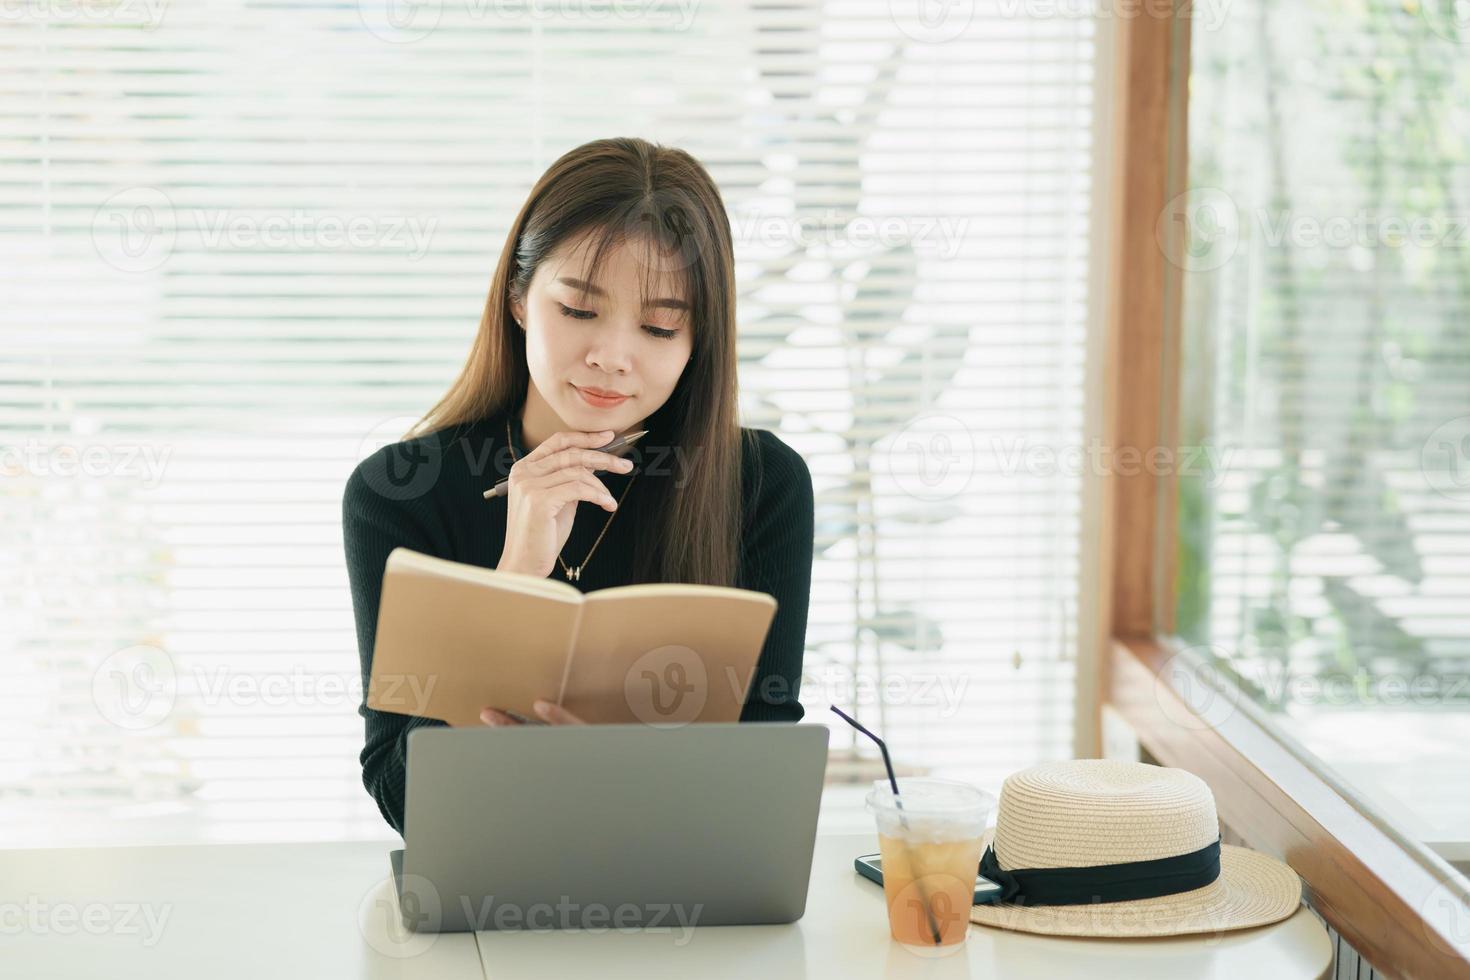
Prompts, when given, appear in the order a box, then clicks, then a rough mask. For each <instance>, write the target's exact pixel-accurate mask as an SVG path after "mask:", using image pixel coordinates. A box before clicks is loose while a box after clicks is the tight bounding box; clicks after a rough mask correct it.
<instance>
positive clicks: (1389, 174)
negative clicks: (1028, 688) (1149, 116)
mask: <svg viewBox="0 0 1470 980" xmlns="http://www.w3.org/2000/svg"><path fill="white" fill-rule="evenodd" d="M1450 10H1451V8H1450V5H1442V4H1425V5H1422V6H1415V7H1405V8H1402V9H1400V8H1398V7H1394V6H1393V5H1390V4H1382V3H1369V4H1364V5H1359V6H1357V7H1354V8H1352V9H1351V10H1346V9H1344V10H1341V11H1337V12H1333V13H1328V12H1327V11H1325V10H1324V9H1322V8H1319V7H1315V6H1313V5H1309V4H1308V5H1282V4H1269V3H1264V2H1260V0H1250V2H1247V3H1243V4H1236V5H1235V6H1234V7H1233V8H1232V11H1231V14H1230V16H1229V17H1228V18H1226V20H1225V21H1224V23H1223V26H1222V28H1221V29H1220V30H1219V31H1215V32H1202V33H1197V34H1196V35H1195V36H1194V38H1193V54H1192V64H1193V69H1192V74H1191V78H1190V89H1189V91H1190V106H1189V115H1190V124H1189V125H1190V143H1191V146H1190V166H1189V184H1190V188H1191V190H1190V192H1189V194H1187V195H1185V196H1184V197H1182V198H1181V199H1180V200H1178V201H1176V202H1175V209H1174V210H1175V213H1176V214H1177V215H1178V216H1180V217H1183V218H1185V219H1186V221H1185V224H1186V225H1187V227H1188V228H1189V230H1190V235H1189V237H1188V238H1187V239H1185V240H1184V241H1183V242H1182V243H1181V246H1182V247H1181V250H1180V251H1178V252H1177V253H1176V254H1175V255H1174V256H1173V258H1174V259H1175V261H1176V262H1177V263H1178V264H1179V265H1180V267H1181V268H1182V269H1183V270H1184V274H1185V283H1184V294H1183V295H1184V304H1185V321H1184V322H1185V347H1184V350H1183V355H1184V356H1183V360H1184V364H1185V372H1186V373H1185V381H1184V384H1183V386H1182V390H1184V391H1186V392H1188V393H1189V397H1187V398H1186V399H1185V401H1184V403H1183V417H1182V429H1183V437H1182V438H1183V441H1185V442H1186V443H1190V444H1192V445H1208V446H1210V447H1212V449H1213V450H1214V452H1215V454H1216V456H1217V457H1218V458H1219V459H1220V460H1222V461H1223V465H1222V466H1220V467H1218V468H1217V469H1215V470H1214V471H1213V472H1209V473H1205V474H1195V475H1193V476H1191V477H1190V478H1188V479H1183V480H1181V482H1180V496H1179V501H1178V503H1179V509H1178V514H1179V521H1180V525H1179V527H1180V541H1181V550H1180V556H1179V569H1180V573H1179V579H1178V589H1179V601H1178V617H1177V618H1178V625H1179V631H1180V632H1181V634H1183V635H1184V636H1185V637H1186V638H1187V639H1189V640H1190V641H1191V642H1193V643H1195V644H1197V645H1198V646H1199V647H1200V648H1201V649H1202V650H1203V651H1204V652H1206V653H1208V654H1209V655H1210V657H1211V658H1212V659H1213V661H1214V662H1215V663H1216V664H1217V665H1219V666H1221V667H1224V668H1226V669H1227V670H1228V671H1230V672H1231V673H1232V674H1233V675H1234V676H1235V677H1238V678H1239V679H1240V682H1241V684H1242V686H1243V688H1244V690H1245V691H1246V692H1248V695H1249V696H1250V697H1252V698H1254V699H1255V700H1256V701H1257V702H1259V703H1260V704H1261V705H1263V706H1265V707H1267V708H1268V709H1271V710H1273V711H1275V712H1277V713H1278V714H1277V717H1278V718H1279V720H1280V722H1281V725H1282V728H1283V729H1284V730H1285V731H1287V732H1289V733H1293V734H1294V735H1295V736H1296V737H1297V738H1299V739H1300V740H1301V741H1302V743H1303V744H1304V745H1305V747H1306V748H1307V749H1308V750H1309V751H1311V752H1312V753H1314V754H1316V755H1319V756H1320V758H1321V760H1322V761H1326V762H1327V763H1328V764H1329V766H1331V767H1332V768H1333V769H1334V770H1337V771H1339V772H1341V773H1342V774H1343V775H1344V776H1346V777H1348V778H1349V779H1351V780H1352V781H1353V782H1354V783H1357V784H1359V786H1360V787H1362V788H1366V789H1367V790H1368V796H1370V797H1371V798H1372V799H1373V800H1374V802H1375V803H1380V804H1382V805H1383V806H1384V807H1385V810H1386V812H1390V813H1392V814H1393V817H1394V819H1395V820H1396V821H1400V820H1401V821H1402V822H1403V824H1402V825H1403V826H1405V827H1407V828H1408V829H1409V832H1410V833H1411V834H1413V835H1414V836H1417V837H1421V839H1422V838H1425V837H1427V838H1428V839H1430V840H1435V839H1439V840H1463V838H1464V826H1465V815H1466V814H1467V813H1470V796H1467V794H1466V791H1465V780H1464V779H1463V778H1455V777H1456V776H1463V773H1464V771H1465V766H1464V762H1463V752H1462V751H1460V745H1461V742H1462V741H1463V739H1455V738H1454V737H1453V736H1452V735H1451V734H1450V733H1451V732H1453V731H1455V730H1459V731H1464V730H1465V718H1466V714H1465V712H1466V709H1467V707H1470V683H1467V679H1470V618H1467V616H1466V609H1467V607H1470V605H1467V604H1470V371H1467V363H1470V331H1467V328H1466V323H1467V322H1470V249H1467V248H1466V245H1467V244H1470V221H1467V219H1470V215H1467V212H1466V203H1467V202H1470V169H1467V167H1466V165H1465V160H1464V153H1463V149H1462V148H1463V142H1464V138H1463V134H1464V133H1465V132H1466V131H1467V122H1470V117H1467V114H1466V105H1467V95H1470V84H1467V78H1466V75H1465V72H1464V67H1465V51H1466V48H1465V42H1466V41H1467V40H1470V33H1467V32H1466V30H1465V28H1466V26H1467V25H1466V24H1465V23H1464V22H1463V20H1462V21H1461V23H1460V24H1459V25H1458V27H1457V25H1456V22H1455V19H1454V18H1453V17H1451V16H1449V13H1450ZM1339 14H1340V15H1341V16H1339ZM1226 707H1228V706H1226ZM1221 710H1224V708H1223V707H1222V708H1221ZM1434 732H1439V733H1440V734H1439V735H1434V734H1432V733H1434ZM1441 773H1443V774H1445V776H1446V777H1448V778H1443V779H1438V778H1434V777H1435V776H1437V775H1438V774H1441ZM1334 778H1335V777H1334ZM1435 835H1443V836H1440V837H1438V838H1436V837H1435Z"/></svg>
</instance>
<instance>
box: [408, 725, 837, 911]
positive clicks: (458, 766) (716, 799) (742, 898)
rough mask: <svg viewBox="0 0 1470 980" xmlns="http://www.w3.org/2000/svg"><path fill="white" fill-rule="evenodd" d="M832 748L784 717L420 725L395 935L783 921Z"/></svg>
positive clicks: (802, 886) (803, 879) (795, 891)
mask: <svg viewBox="0 0 1470 980" xmlns="http://www.w3.org/2000/svg"><path fill="white" fill-rule="evenodd" d="M827 740H828V728H827V726H825V725H816V724H809V725H793V724H790V723H787V722H745V723H729V724H698V725H688V726H684V727H680V728H655V727H652V726H649V725H557V726H541V725H538V726H516V727H504V728H444V727H425V728H418V729H414V730H413V731H412V732H411V733H410V734H409V737H408V774H407V787H406V794H405V803H404V825H405V831H406V832H405V835H404V854H403V857H402V869H401V877H400V883H399V889H400V907H401V908H402V909H403V912H404V922H405V926H406V927H407V928H410V929H415V930H418V931H437V932H459V931H464V930H468V929H476V930H479V929H486V930H488V929H520V928H531V929H546V928H571V927H582V926H586V927H589V928H592V927H596V928H607V927H611V926H627V927H632V926H638V927H645V928H656V927H658V926H659V925H667V926H671V927H678V926H681V925H685V926H697V925H736V924H752V923H779V922H792V921H794V920H796V919H798V918H800V917H801V916H802V914H803V913H804V912H805V909H806V894H807V884H808V881H809V879H810V876H811V860H812V848H813V846H814V844H815V841H816V831H817V811H818V808H819V806H820V803H821V795H822V783H823V777H824V775H825V772H826V764H827ZM410 912H411V913H412V915H410Z"/></svg>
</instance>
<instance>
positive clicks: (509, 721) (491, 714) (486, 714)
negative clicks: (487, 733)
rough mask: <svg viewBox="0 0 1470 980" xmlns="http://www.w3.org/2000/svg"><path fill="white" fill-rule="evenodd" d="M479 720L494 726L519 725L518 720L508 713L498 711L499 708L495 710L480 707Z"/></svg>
mask: <svg viewBox="0 0 1470 980" xmlns="http://www.w3.org/2000/svg"><path fill="white" fill-rule="evenodd" d="M480 721H481V722H483V723H484V724H486V725H491V726H495V727H498V726H501V725H519V724H520V722H518V721H516V720H515V719H514V718H512V717H511V716H510V715H508V714H506V713H505V712H503V711H499V710H497V709H495V708H489V707H486V708H481V709H480Z"/></svg>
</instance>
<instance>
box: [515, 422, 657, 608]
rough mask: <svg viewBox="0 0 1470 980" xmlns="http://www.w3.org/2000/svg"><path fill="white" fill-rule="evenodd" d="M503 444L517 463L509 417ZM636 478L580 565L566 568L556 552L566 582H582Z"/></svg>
mask: <svg viewBox="0 0 1470 980" xmlns="http://www.w3.org/2000/svg"><path fill="white" fill-rule="evenodd" d="M505 444H506V445H507V446H509V447H510V461H511V462H512V463H515V462H517V457H516V447H515V443H513V442H512V441H511V438H510V418H509V417H507V418H506V420H505ZM637 477H638V473H637V471H636V470H635V471H634V472H633V475H632V476H630V477H628V485H627V486H626V487H623V496H622V497H619V498H618V507H617V510H614V511H613V512H612V513H611V514H608V515H607V523H606V524H603V525H602V530H601V531H600V532H599V533H598V535H597V540H596V541H594V542H592V551H589V552H587V557H585V558H583V559H582V564H580V565H578V566H577V567H576V568H568V567H567V563H566V562H564V561H562V557H561V552H557V555H556V560H557V561H559V562H561V569H562V571H564V572H566V573H567V581H568V582H580V581H582V569H584V568H586V567H587V562H589V561H590V560H591V559H592V552H593V551H596V550H597V546H598V545H600V544H602V536H603V535H604V534H606V533H607V529H608V527H609V526H610V525H611V524H612V522H613V518H614V517H617V516H618V510H621V509H622V507H623V498H624V497H626V496H628V491H629V490H631V489H632V488H633V481H634V480H635V479H637ZM505 500H506V504H507V505H509V503H510V494H509V493H508V492H507V493H506V495H505Z"/></svg>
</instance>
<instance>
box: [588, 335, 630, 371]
mask: <svg viewBox="0 0 1470 980" xmlns="http://www.w3.org/2000/svg"><path fill="white" fill-rule="evenodd" d="M587 366H588V367H590V368H595V369H597V370H598V371H602V372H603V373H605V374H617V375H622V374H627V373H628V369H629V367H631V366H632V355H631V353H630V347H629V344H628V340H627V337H626V336H625V334H624V331H622V330H599V331H597V332H596V336H595V339H594V340H593V342H592V346H591V347H589V348H588V349H587Z"/></svg>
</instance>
